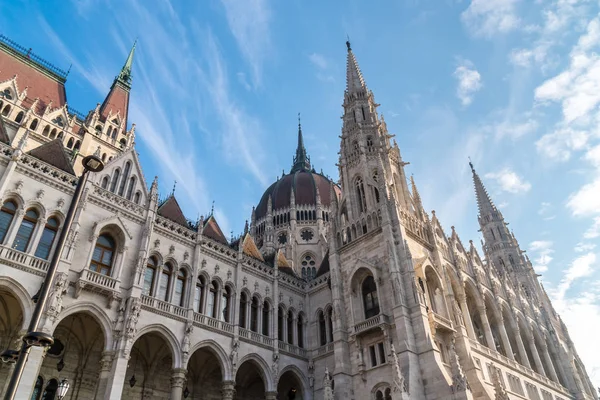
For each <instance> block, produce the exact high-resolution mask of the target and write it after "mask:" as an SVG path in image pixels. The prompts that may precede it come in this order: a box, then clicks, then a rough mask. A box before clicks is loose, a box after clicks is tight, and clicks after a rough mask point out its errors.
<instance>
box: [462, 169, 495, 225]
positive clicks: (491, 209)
mask: <svg viewBox="0 0 600 400" xmlns="http://www.w3.org/2000/svg"><path fill="white" fill-rule="evenodd" d="M469 166H470V167H471V172H472V173H473V183H474V185H475V195H476V196H477V207H478V208H479V216H480V217H484V216H486V215H490V214H492V213H497V212H498V209H497V208H496V206H495V205H494V203H493V202H492V199H490V195H489V194H488V192H487V190H485V187H484V186H483V182H481V179H480V178H479V175H477V172H475V168H474V167H473V163H472V162H470V161H469Z"/></svg>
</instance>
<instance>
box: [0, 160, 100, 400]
mask: <svg viewBox="0 0 600 400" xmlns="http://www.w3.org/2000/svg"><path fill="white" fill-rule="evenodd" d="M103 169H104V163H103V162H102V160H101V159H100V158H99V157H98V156H97V155H96V154H94V155H91V156H87V157H84V159H83V173H82V174H81V176H80V177H79V180H78V181H77V187H76V188H75V193H74V194H73V198H72V200H71V205H70V206H69V211H68V212H67V217H66V218H65V222H64V224H63V228H62V230H61V232H60V235H59V238H58V243H57V245H56V250H55V251H54V255H53V256H52V260H51V261H50V265H49V267H48V273H47V274H46V278H45V279H44V283H42V288H41V289H40V292H39V300H38V301H37V303H36V305H35V308H34V310H33V314H32V316H31V321H30V322H29V328H28V330H27V334H25V336H24V337H23V344H22V345H21V351H20V352H19V359H18V360H17V363H16V364H15V369H14V370H13V373H12V375H11V377H10V382H9V384H8V387H7V389H6V394H5V395H4V399H5V400H13V399H14V398H15V394H16V392H17V388H18V386H19V382H20V381H21V376H22V375H23V370H24V369H25V364H26V363H27V358H28V357H29V351H30V350H31V347H32V346H40V347H48V346H51V345H52V343H54V339H53V338H52V336H51V335H49V334H47V333H45V332H38V331H37V330H38V324H39V323H40V319H41V317H42V312H43V311H44V308H45V306H46V302H47V300H48V292H49V291H50V286H51V285H52V281H53V280H54V275H55V274H56V269H57V267H58V263H59V261H60V258H61V256H62V252H63V248H64V245H65V241H66V240H67V235H68V233H69V231H70V230H71V224H72V223H73V217H74V216H75V210H76V209H77V205H78V204H79V200H81V194H82V192H83V188H84V187H85V183H86V182H87V178H88V172H100V171H102V170H103ZM63 382H66V390H68V389H69V383H68V381H67V380H66V379H63V381H62V382H61V384H63ZM66 390H65V393H66Z"/></svg>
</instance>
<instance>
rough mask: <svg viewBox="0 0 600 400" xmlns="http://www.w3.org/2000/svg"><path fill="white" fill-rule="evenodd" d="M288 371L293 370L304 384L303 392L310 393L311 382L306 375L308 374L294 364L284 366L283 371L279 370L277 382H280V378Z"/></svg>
mask: <svg viewBox="0 0 600 400" xmlns="http://www.w3.org/2000/svg"><path fill="white" fill-rule="evenodd" d="M286 372H291V373H293V374H294V375H295V376H296V378H297V379H298V381H299V382H300V384H301V385H302V393H304V394H307V393H310V384H309V382H308V378H307V377H306V375H304V372H302V370H301V369H300V368H298V367H297V366H296V365H294V364H288V365H286V366H285V367H283V369H282V370H281V371H279V375H278V376H277V383H279V380H280V379H281V377H282V376H283V374H285V373H286Z"/></svg>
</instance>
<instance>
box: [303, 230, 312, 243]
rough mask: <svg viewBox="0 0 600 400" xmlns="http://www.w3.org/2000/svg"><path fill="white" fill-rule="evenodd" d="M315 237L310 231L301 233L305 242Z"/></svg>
mask: <svg viewBox="0 0 600 400" xmlns="http://www.w3.org/2000/svg"><path fill="white" fill-rule="evenodd" d="M313 236H314V234H313V231H311V230H310V229H305V230H303V231H302V232H300V237H301V238H302V240H304V241H305V242H308V241H310V240H311V239H312V238H313Z"/></svg>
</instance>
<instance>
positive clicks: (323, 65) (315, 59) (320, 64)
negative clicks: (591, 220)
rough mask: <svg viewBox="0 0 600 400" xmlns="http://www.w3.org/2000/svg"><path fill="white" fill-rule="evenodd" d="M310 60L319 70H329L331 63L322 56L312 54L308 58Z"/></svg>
mask: <svg viewBox="0 0 600 400" xmlns="http://www.w3.org/2000/svg"><path fill="white" fill-rule="evenodd" d="M308 59H309V60H310V62H311V63H313V64H314V65H315V66H316V67H317V68H319V69H327V66H328V65H329V63H328V62H327V60H326V59H325V57H324V56H323V55H322V54H317V53H312V54H310V55H309V56H308Z"/></svg>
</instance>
